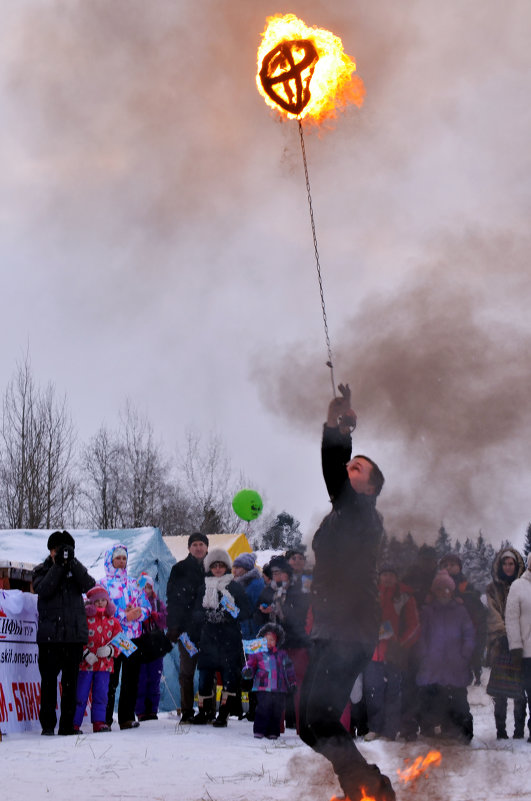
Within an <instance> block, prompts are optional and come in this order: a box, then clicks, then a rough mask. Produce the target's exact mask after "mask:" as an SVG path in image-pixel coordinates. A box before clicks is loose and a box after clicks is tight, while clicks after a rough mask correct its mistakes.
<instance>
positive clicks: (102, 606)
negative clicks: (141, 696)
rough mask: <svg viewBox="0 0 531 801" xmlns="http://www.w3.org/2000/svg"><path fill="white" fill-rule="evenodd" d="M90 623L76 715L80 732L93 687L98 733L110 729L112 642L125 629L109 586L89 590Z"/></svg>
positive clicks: (79, 683)
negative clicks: (109, 697)
mask: <svg viewBox="0 0 531 801" xmlns="http://www.w3.org/2000/svg"><path fill="white" fill-rule="evenodd" d="M85 611H86V613H87V623H88V634H89V638H88V642H87V645H86V647H85V649H84V651H83V661H82V662H81V665H80V668H79V677H78V680H77V701H76V711H75V714H74V729H76V730H77V731H80V729H81V724H82V722H83V716H84V714H85V709H86V706H87V701H88V697H89V693H90V691H91V690H92V707H91V720H92V728H93V730H94V731H95V732H101V731H110V730H111V729H110V726H107V724H106V723H105V710H106V708H107V695H108V692H109V678H110V675H111V673H112V672H113V670H114V656H115V654H116V653H117V650H116V649H115V647H114V646H113V645H111V644H110V641H111V640H112V638H113V637H115V636H116V635H117V634H119V632H120V631H121V630H122V627H121V626H120V623H119V622H118V620H117V619H116V618H115V617H114V612H115V606H114V604H113V602H112V601H111V600H110V598H109V594H108V593H107V590H106V589H105V587H101V586H100V585H98V584H96V586H95V587H93V588H92V589H91V590H89V591H88V592H87V602H86V604H85Z"/></svg>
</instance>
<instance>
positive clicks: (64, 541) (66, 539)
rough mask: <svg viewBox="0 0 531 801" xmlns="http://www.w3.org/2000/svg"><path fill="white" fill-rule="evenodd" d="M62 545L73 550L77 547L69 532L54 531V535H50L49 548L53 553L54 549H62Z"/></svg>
mask: <svg viewBox="0 0 531 801" xmlns="http://www.w3.org/2000/svg"><path fill="white" fill-rule="evenodd" d="M61 545H71V546H72V548H75V547H76V541H75V540H74V538H73V536H72V535H71V534H69V533H68V531H54V532H53V534H50V536H49V537H48V545H47V548H48V550H49V551H53V549H54V548H60V547H61Z"/></svg>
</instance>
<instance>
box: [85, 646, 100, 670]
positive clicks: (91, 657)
mask: <svg viewBox="0 0 531 801" xmlns="http://www.w3.org/2000/svg"><path fill="white" fill-rule="evenodd" d="M83 657H84V659H85V662H86V663H87V665H90V666H91V667H92V666H93V665H95V664H96V662H97V661H98V657H97V656H96V654H93V653H92V651H89V649H88V648H85V650H84V651H83Z"/></svg>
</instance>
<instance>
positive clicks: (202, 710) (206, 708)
mask: <svg viewBox="0 0 531 801" xmlns="http://www.w3.org/2000/svg"><path fill="white" fill-rule="evenodd" d="M212 701H213V699H212V696H204V695H200V696H199V712H198V713H197V715H194V717H193V718H192V720H191V721H190V723H193V724H194V726H205V725H206V724H207V723H210V721H211V720H212V709H213V705H212Z"/></svg>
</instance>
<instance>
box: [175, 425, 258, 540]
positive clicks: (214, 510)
mask: <svg viewBox="0 0 531 801" xmlns="http://www.w3.org/2000/svg"><path fill="white" fill-rule="evenodd" d="M179 468H180V474H181V475H182V478H183V486H184V488H185V492H186V494H187V496H188V497H189V499H190V506H191V516H192V520H193V521H195V522H193V526H192V527H193V528H195V529H196V530H199V531H203V532H204V533H205V534H213V533H216V532H217V533H220V532H224V533H227V534H230V533H234V532H236V531H238V530H241V528H242V521H241V520H240V519H239V518H238V517H237V516H236V515H235V514H234V512H233V510H232V499H233V497H234V495H235V494H236V492H237V491H238V490H239V489H242V487H244V486H245V485H246V481H245V478H244V476H243V475H242V474H239V475H238V476H236V475H235V474H234V471H233V469H232V466H231V461H230V458H229V457H228V455H227V452H226V449H225V446H224V445H223V442H222V440H221V439H220V438H219V437H218V436H217V435H215V434H210V435H209V437H208V439H207V441H206V442H204V441H203V440H202V438H201V435H200V434H198V433H197V432H195V431H192V430H189V431H187V433H186V445H185V450H184V455H182V456H181V458H180V460H179Z"/></svg>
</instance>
